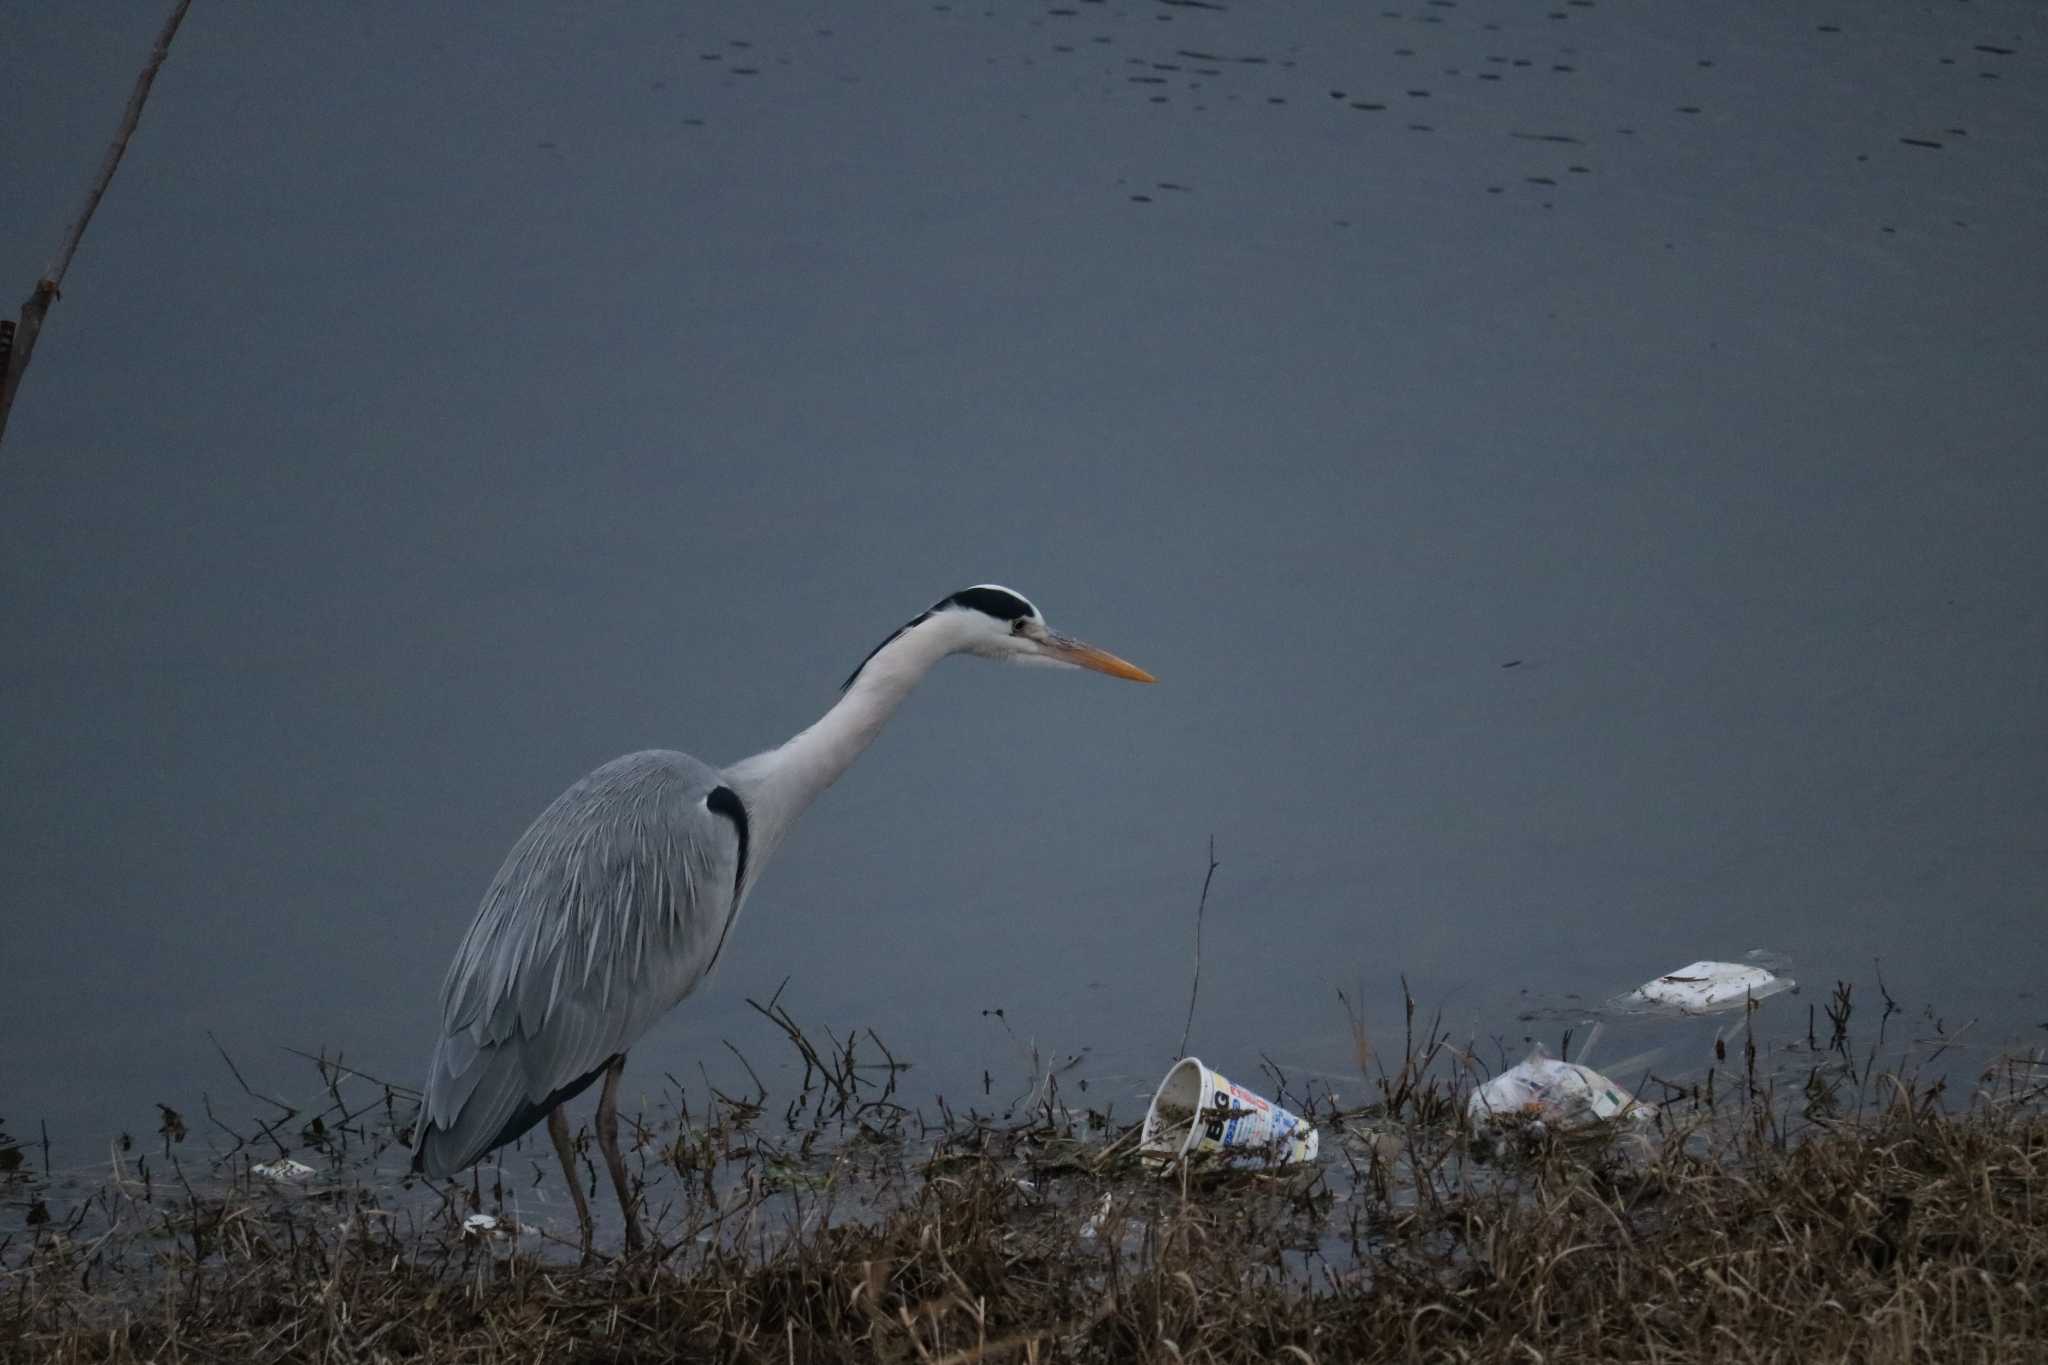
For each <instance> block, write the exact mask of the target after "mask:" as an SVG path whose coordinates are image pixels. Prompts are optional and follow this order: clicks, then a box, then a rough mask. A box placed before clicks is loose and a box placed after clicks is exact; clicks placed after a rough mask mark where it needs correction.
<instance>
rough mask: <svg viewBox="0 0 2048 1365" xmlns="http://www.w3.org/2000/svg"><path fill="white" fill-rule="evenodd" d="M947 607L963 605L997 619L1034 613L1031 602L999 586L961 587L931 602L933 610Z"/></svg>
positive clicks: (1009, 619) (1012, 619)
mask: <svg viewBox="0 0 2048 1365" xmlns="http://www.w3.org/2000/svg"><path fill="white" fill-rule="evenodd" d="M947 607H965V608H967V609H968V610H969V611H978V612H981V613H982V614H983V615H985V616H993V617H995V618H996V619H997V620H998V621H1015V620H1018V619H1020V618H1022V617H1027V616H1033V615H1036V613H1035V612H1033V611H1032V609H1031V604H1030V603H1029V602H1026V601H1025V600H1024V599H1023V598H1021V597H1019V596H1017V594H1016V593H1013V592H1005V591H1004V590H1003V589H1001V588H962V589H961V590H960V591H959V592H956V593H954V594H953V595H952V596H951V597H948V598H945V599H943V600H941V601H939V602H935V603H933V604H932V610H933V611H941V610H944V609H945V608H947Z"/></svg>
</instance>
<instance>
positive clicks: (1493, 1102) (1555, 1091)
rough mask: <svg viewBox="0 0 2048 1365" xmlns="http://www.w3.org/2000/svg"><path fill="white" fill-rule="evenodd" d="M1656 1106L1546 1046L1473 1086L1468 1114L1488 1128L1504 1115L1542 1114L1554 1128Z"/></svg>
mask: <svg viewBox="0 0 2048 1365" xmlns="http://www.w3.org/2000/svg"><path fill="white" fill-rule="evenodd" d="M1656 1112H1657V1109H1656V1106H1655V1105H1653V1104H1651V1103H1650V1102H1649V1101H1648V1100H1639V1099H1637V1098H1636V1097H1635V1096H1634V1095H1631V1094H1630V1093H1629V1092H1628V1091H1627V1090H1625V1089H1623V1088H1622V1087H1621V1086H1618V1085H1616V1084H1615V1083H1614V1082H1613V1081H1610V1080H1608V1079H1607V1078H1606V1077H1605V1076H1603V1075H1601V1074H1600V1073H1599V1072H1597V1071H1595V1070H1593V1068H1591V1067H1589V1066H1580V1065H1578V1064H1577V1063H1576V1062H1560V1061H1558V1060H1557V1059H1556V1058H1554V1057H1552V1056H1551V1055H1550V1054H1549V1053H1547V1052H1545V1051H1544V1050H1543V1045H1542V1044H1540V1043H1539V1044H1537V1045H1536V1046H1535V1047H1534V1048H1532V1049H1530V1052H1529V1055H1528V1056H1527V1057H1525V1058H1524V1059H1522V1060H1521V1061H1519V1062H1517V1063H1515V1065H1513V1066H1511V1067H1509V1068H1508V1069H1507V1070H1506V1071H1503V1072H1501V1073H1500V1075H1498V1076H1495V1077H1494V1078H1493V1079H1492V1080H1490V1081H1488V1082H1487V1083H1486V1084H1485V1085H1482V1086H1480V1087H1479V1088H1478V1089H1477V1090H1474V1091H1473V1092H1472V1098H1471V1099H1470V1100H1468V1101H1467V1102H1466V1104H1465V1119H1466V1122H1468V1123H1470V1124H1471V1125H1472V1127H1473V1128H1474V1129H1475V1130H1477V1129H1483V1128H1485V1127H1486V1126H1488V1125H1489V1124H1493V1123H1498V1122H1500V1121H1501V1120H1502V1119H1508V1118H1523V1119H1536V1120H1540V1121H1541V1122H1542V1123H1543V1124H1544V1125H1545V1126H1547V1127H1552V1128H1559V1129H1565V1128H1583V1127H1586V1126H1588V1125H1589V1124H1593V1123H1599V1122H1603V1121H1605V1120H1608V1119H1617V1118H1632V1119H1648V1118H1652V1117H1654V1116H1655V1115H1656Z"/></svg>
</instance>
